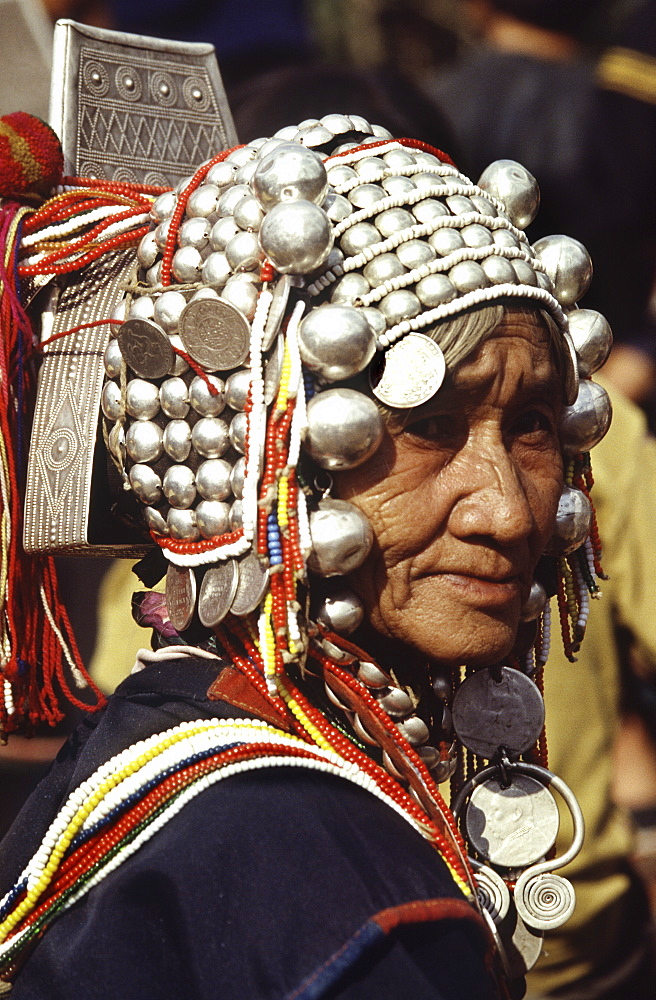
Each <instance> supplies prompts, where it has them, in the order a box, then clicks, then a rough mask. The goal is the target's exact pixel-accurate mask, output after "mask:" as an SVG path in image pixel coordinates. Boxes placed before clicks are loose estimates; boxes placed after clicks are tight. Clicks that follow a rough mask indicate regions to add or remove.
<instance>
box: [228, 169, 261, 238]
mask: <svg viewBox="0 0 656 1000" xmlns="http://www.w3.org/2000/svg"><path fill="white" fill-rule="evenodd" d="M249 166H252V167H253V169H255V164H252V165H251V164H249ZM233 218H234V220H235V222H236V223H237V225H238V226H239V227H240V228H241V229H247V230H250V231H252V232H255V233H256V232H257V231H258V229H259V228H260V226H261V225H262V219H263V218H264V212H263V211H262V209H261V207H260V203H259V202H258V200H257V198H256V197H255V196H254V195H247V196H246V197H245V198H242V200H241V201H240V202H239V204H238V205H237V206H236V208H235V214H234V216H233Z"/></svg>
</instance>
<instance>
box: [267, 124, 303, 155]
mask: <svg viewBox="0 0 656 1000" xmlns="http://www.w3.org/2000/svg"><path fill="white" fill-rule="evenodd" d="M296 131H297V129H296V126H295V125H286V126H285V128H283V129H282V130H279V132H276V133H275V134H274V135H273V136H272V137H271V138H270V139H266V140H265V141H264V142H263V143H262V145H261V146H260V147H259V149H258V156H259V158H260V159H261V160H263V159H264V157H265V156H268V155H269V153H273V151H274V149H277V148H278V146H282V145H283V144H284V143H287V142H288V141H289V139H290V138H292V137H293V136H294V135H295V134H296ZM282 132H284V133H285V135H287V138H285V135H282V134H281V133H282ZM288 132H289V134H287V133H288Z"/></svg>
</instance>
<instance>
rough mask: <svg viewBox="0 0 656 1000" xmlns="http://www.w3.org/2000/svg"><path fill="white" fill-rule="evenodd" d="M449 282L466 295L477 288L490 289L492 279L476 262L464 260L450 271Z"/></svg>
mask: <svg viewBox="0 0 656 1000" xmlns="http://www.w3.org/2000/svg"><path fill="white" fill-rule="evenodd" d="M449 281H450V282H451V284H453V285H455V287H456V288H457V289H458V291H459V292H462V293H463V294H466V293H467V292H473V291H475V290H476V289H477V288H488V287H489V285H490V279H489V278H488V276H487V274H486V273H485V271H484V270H483V268H482V267H481V265H480V264H477V263H476V261H475V260H463V261H461V262H460V264H456V265H455V267H452V268H451V270H450V271H449Z"/></svg>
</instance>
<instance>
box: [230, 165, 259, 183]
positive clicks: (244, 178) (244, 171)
mask: <svg viewBox="0 0 656 1000" xmlns="http://www.w3.org/2000/svg"><path fill="white" fill-rule="evenodd" d="M256 170H257V161H256V160H251V161H250V163H243V164H242V165H241V167H238V169H237V173H236V174H235V183H236V184H250V182H251V181H252V180H253V174H254V173H255V171H256Z"/></svg>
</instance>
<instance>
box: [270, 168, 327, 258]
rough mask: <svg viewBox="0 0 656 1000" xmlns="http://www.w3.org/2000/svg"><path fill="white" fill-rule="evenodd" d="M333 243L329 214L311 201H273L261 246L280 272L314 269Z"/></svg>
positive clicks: (325, 256)
mask: <svg viewBox="0 0 656 1000" xmlns="http://www.w3.org/2000/svg"><path fill="white" fill-rule="evenodd" d="M306 152H307V151H306ZM332 245H333V230H332V226H331V224H330V221H329V219H328V216H327V215H326V213H325V212H324V211H323V209H321V208H319V206H318V205H315V204H313V203H312V202H310V201H288V202H281V203H280V204H278V205H274V207H273V208H272V209H271V211H270V212H268V213H267V215H266V216H265V218H264V222H263V223H262V225H261V227H260V246H261V247H262V250H263V251H264V253H265V254H266V255H267V257H268V258H269V260H270V261H271V263H272V264H273V266H274V267H275V269H276V270H277V271H280V272H281V274H308V273H309V272H310V271H314V270H315V268H317V267H321V265H322V264H323V263H324V261H325V260H326V259H327V257H328V254H329V253H330V251H331V249H332Z"/></svg>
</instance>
